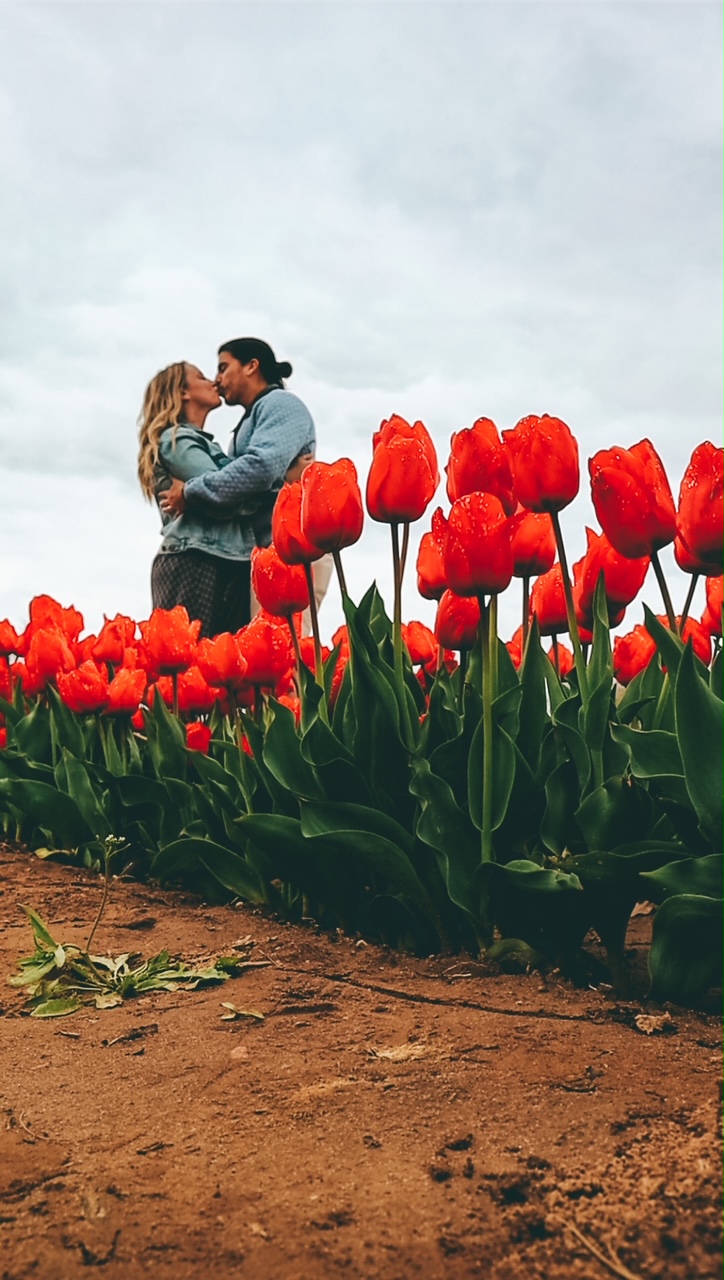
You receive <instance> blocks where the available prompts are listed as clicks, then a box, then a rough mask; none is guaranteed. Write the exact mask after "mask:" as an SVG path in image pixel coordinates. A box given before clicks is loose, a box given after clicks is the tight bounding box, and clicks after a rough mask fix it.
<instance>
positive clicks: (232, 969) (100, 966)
mask: <svg viewBox="0 0 724 1280" xmlns="http://www.w3.org/2000/svg"><path fill="white" fill-rule="evenodd" d="M22 910H23V911H24V912H25V914H26V916H27V917H28V919H29V921H30V924H31V926H32V930H33V937H34V939H35V951H34V952H33V953H32V955H29V956H24V957H23V958H22V959H21V960H20V961H19V963H18V970H19V972H18V973H17V974H16V975H14V976H13V977H11V978H9V979H8V981H9V983H10V985H11V986H14V987H22V988H23V990H24V991H25V994H26V995H27V997H28V1001H27V1003H28V1008H29V1010H30V1015H31V1017H33V1018H58V1017H63V1016H65V1015H66V1014H70V1013H75V1012H76V1011H77V1010H78V1009H80V1008H82V1007H83V1005H87V1004H92V1005H95V1007H96V1009H111V1008H113V1007H114V1006H116V1005H119V1004H122V1003H123V1001H124V1000H127V999H129V998H130V997H132V996H140V995H148V994H149V993H150V992H153V991H176V990H178V988H179V987H181V986H182V987H184V988H185V989H186V990H187V991H190V990H193V989H194V988H195V987H198V986H201V985H207V984H208V983H214V982H226V981H227V980H228V979H229V978H230V977H232V976H233V975H234V974H235V973H239V972H241V971H242V970H243V969H245V968H249V967H257V965H258V964H259V963H267V962H252V961H249V960H248V959H245V958H242V957H241V956H239V957H236V956H221V957H220V958H219V959H218V960H216V961H215V962H214V963H213V964H209V965H202V966H201V967H197V968H193V967H192V966H190V965H187V964H186V963H185V962H184V961H183V960H178V959H173V958H172V957H171V956H170V955H169V953H168V951H160V952H159V953H158V955H155V956H151V957H150V959H148V960H141V958H140V956H133V955H130V954H125V955H121V956H115V957H113V956H105V955H91V954H90V952H88V951H84V950H83V949H82V948H80V947H76V946H73V945H71V944H67V943H66V944H61V943H59V942H56V940H55V938H54V937H53V936H52V934H51V932H50V930H49V928H48V926H47V925H46V923H45V921H44V920H43V919H42V918H41V917H40V916H39V915H38V913H37V911H34V910H33V908H32V907H23V908H22ZM134 961H135V962H136V963H134Z"/></svg>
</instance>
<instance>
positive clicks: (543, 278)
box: [0, 0, 721, 632]
mask: <svg viewBox="0 0 724 1280" xmlns="http://www.w3.org/2000/svg"><path fill="white" fill-rule="evenodd" d="M0 26H2V28H3V29H4V43H5V47H6V50H7V52H6V60H5V66H4V77H3V85H2V86H0V143H1V144H2V154H3V161H2V163H3V172H4V179H5V181H4V183H3V188H4V193H5V194H6V199H5V200H4V203H3V208H2V211H0V282H2V287H3V291H4V296H5V297H6V299H7V304H6V307H5V309H4V315H3V319H2V321H0V324H1V326H2V345H3V352H4V355H3V358H2V360H1V361H0V438H1V440H2V457H3V462H4V473H5V476H6V489H7V490H8V492H7V493H6V494H5V495H4V501H3V503H2V505H1V506H0V538H2V543H3V548H4V556H3V562H4V563H3V568H2V570H1V571H0V574H1V575H2V576H0V615H3V614H5V613H8V614H13V615H14V616H16V617H18V616H20V615H21V614H22V613H23V612H24V610H25V609H26V606H27V600H28V599H29V595H30V594H32V593H34V592H36V591H40V590H47V591H50V592H51V593H55V594H58V595H61V596H62V595H65V598H66V602H67V603H69V602H70V600H71V599H72V598H74V597H75V596H78V599H80V598H81V597H80V595H79V593H82V596H83V599H85V600H86V601H87V603H86V605H85V608H86V609H88V610H89V611H90V613H91V614H95V615H96V617H99V616H100V614H101V613H102V612H103V611H106V612H109V611H110V612H115V611H116V609H117V608H121V607H124V608H127V609H128V611H129V612H134V611H135V612H137V613H140V612H143V610H144V608H146V605H145V604H144V603H143V602H144V601H145V600H147V590H148V588H147V582H148V568H149V565H150V560H151V558H152V555H153V553H154V550H155V546H156V539H157V526H156V521H155V518H154V517H153V516H152V515H151V513H150V512H148V510H147V509H146V508H145V507H144V504H143V502H142V499H141V495H140V492H139V490H138V488H137V485H136V480H135V453H136V427H135V422H136V417H137V413H138V409H139V405H140V401H141V397H142V394H143V389H144V387H145V385H146V383H147V381H148V379H149V378H150V377H151V376H152V375H153V374H154V373H155V372H156V370H157V369H159V368H160V367H162V366H163V365H165V364H168V363H170V362H172V361H175V360H178V359H183V358H188V359H191V360H194V361H195V362H197V363H198V364H200V365H201V367H202V368H205V369H210V368H211V367H212V364H213V361H214V358H215V352H216V347H217V345H218V343H219V341H221V340H224V339H226V338H229V337H230V336H232V335H234V334H239V333H258V334H260V335H261V336H264V337H266V338H267V339H268V340H269V341H270V342H271V343H272V345H273V346H274V347H275V349H276V350H277V352H278V354H279V355H280V356H281V357H284V358H288V359H290V360H291V361H292V363H293V365H294V369H295V372H294V377H293V380H292V382H291V383H290V387H291V389H293V390H295V391H297V393H298V394H300V395H301V396H302V398H303V399H305V400H306V401H307V403H308V404H309V405H310V407H311V409H312V411H313V413H314V416H315V419H316V421H317V425H318V433H319V453H320V456H322V457H333V456H338V455H339V454H341V453H346V454H349V456H351V457H353V458H354V460H355V462H356V463H357V465H358V468H359V469H360V471H361V472H362V473H364V471H366V467H367V465H368V461H369V456H370V437H371V433H372V431H373V430H375V429H376V427H377V426H378V424H379V421H380V419H381V418H382V417H387V416H389V414H390V413H392V412H399V413H402V414H403V415H405V416H407V417H412V418H414V417H421V418H422V419H423V420H424V421H425V422H426V423H427V424H428V426H429V427H430V430H431V431H432V433H433V435H434V438H435V440H436V443H437V445H438V448H439V450H440V454H441V459H442V460H444V455H445V452H446V447H447V442H448V440H449V436H450V433H451V432H452V431H453V430H457V429H459V428H460V427H462V426H465V425H469V424H470V423H471V422H472V421H473V420H474V418H475V417H477V416H479V415H480V414H486V415H488V416H491V417H493V418H494V419H495V420H496V421H497V422H498V424H499V425H500V426H501V427H504V426H510V425H512V424H513V423H514V422H515V421H516V420H517V419H518V418H519V417H520V416H522V415H523V414H524V413H528V412H550V413H555V414H558V415H559V416H561V417H563V418H564V419H565V420H566V421H568V422H569V424H570V426H571V427H572V429H573V430H574V432H575V433H576V435H577V436H578V438H579V440H580V444H581V453H582V457H583V458H584V460H585V457H586V456H588V455H590V454H591V453H593V452H594V451H595V450H596V449H598V448H601V447H604V446H607V445H610V444H613V443H621V444H630V443H632V442H633V441H635V440H638V439H640V438H641V437H642V436H644V435H648V436H650V437H651V438H652V439H653V440H654V442H655V443H656V445H657V447H658V448H659V449H660V451H661V453H662V455H663V457H664V459H665V461H666V463H667V466H668V468H669V471H670V474H671V478H672V485H673V487H674V488H675V489H677V488H678V483H679V479H680V476H681V474H682V472H683V469H684V466H685V465H686V461H687V459H688V456H689V454H690V452H691V449H692V448H693V446H694V445H695V444H696V443H697V442H698V441H699V440H701V439H703V438H706V437H709V438H712V439H715V440H716V439H718V438H719V420H720V404H721V283H720V282H721V234H720V228H721V197H720V190H721V107H720V102H721V92H720V87H721V56H720V48H721V40H720V29H721V14H720V12H719V9H718V7H716V6H714V5H713V4H709V3H702V4H696V5H694V4H680V5H650V4H645V3H642V4H633V3H632V4H627V5H621V4H606V3H598V2H594V3H589V4H586V5H581V4H578V3H568V4H555V5H553V4H538V3H515V4H512V3H510V4H506V5H502V4H501V5H494V4H479V3H473V4H465V3H457V2H456V0H448V2H446V3H440V2H438V3H435V4H425V3H416V4H402V3H398V4H394V5H391V4H368V3H358V2H356V0H351V2H350V3H339V2H337V3H313V2H311V0H310V2H307V0H297V2H296V3H274V4H268V3H266V4H262V3H253V2H251V3H244V4H233V5H232V4H225V3H218V4H215V3H206V4H204V5H201V4H200V3H198V4H197V3H184V4H165V3H144V4H134V5H131V4H125V3H124V4H122V3H115V2H114V0H108V2H107V3H103V4H75V3H60V4H55V5H48V4H36V3H33V2H32V0H31V2H26V3H25V4H23V5H22V6H20V5H6V6H4V7H3V8H2V11H1V12H0ZM233 421H234V415H233V414H232V413H231V412H230V411H227V410H222V411H219V413H218V414H217V415H215V417H214V419H213V427H214V430H215V432H216V434H217V436H218V437H219V438H220V439H221V440H222V441H223V442H225V438H226V429H227V427H230V426H231V425H232V424H233ZM584 488H585V482H584ZM21 495H22V496H21ZM41 496H42V507H41ZM71 516H72V518H71ZM591 519H592V512H591V509H590V503H589V502H588V500H587V498H586V497H585V495H582V496H581V498H580V499H579V500H578V503H577V504H576V506H575V507H574V508H572V509H571V511H570V512H569V513H567V515H566V523H567V527H569V528H570V538H571V541H572V544H575V545H572V554H573V555H577V554H580V552H581V550H582V547H583V532H582V529H583V523H584V522H585V521H591ZM49 530H52V534H51V536H48V531H49ZM387 541H388V535H387V531H386V530H384V529H378V528H376V527H374V528H369V529H368V530H367V531H366V533H365V538H364V542H363V543H362V544H361V545H360V546H359V547H358V548H356V549H355V550H353V551H350V553H349V556H348V559H349V561H350V573H349V576H350V581H351V582H352V583H353V584H354V585H353V594H356V595H360V594H361V593H362V591H363V590H364V589H365V588H366V586H367V585H368V582H369V581H370V579H371V577H372V576H375V575H376V576H378V577H379V579H380V584H381V586H382V587H383V592H384V594H385V595H386V597H387V599H388V603H389V604H390V607H391V594H390V587H389V582H390V571H389V551H388V545H387ZM9 547H12V551H11V552H10V553H8V548H9ZM413 576H414V575H413V574H412V572H411V571H410V577H409V581H410V583H411V584H412V581H413ZM31 583H32V584H33V585H32V587H31V585H30V584H31ZM74 586H75V590H74V589H73V588H74ZM126 600H127V601H128V602H129V603H128V604H127V605H124V604H123V601H126ZM131 602H135V603H134V604H133V607H132V604H131ZM79 607H81V606H80V605H79ZM336 607H337V606H336V605H335V608H336ZM405 607H406V610H407V611H408V613H410V614H413V613H417V614H418V616H423V617H426V620H429V617H430V607H429V606H428V605H426V604H424V603H423V602H418V601H417V599H416V596H415V593H414V590H413V589H412V586H410V589H409V590H408V594H407V596H406V601H405ZM331 608H332V604H331V596H330V601H329V603H328V604H325V611H328V610H330V609H331ZM508 610H509V612H510V615H511V616H510V619H509V621H508V629H509V630H512V629H513V625H512V623H513V615H515V619H516V621H517V605H516V606H515V608H513V606H512V605H511V606H510V607H509V606H508V605H507V604H506V605H505V606H504V609H503V616H504V617H505V618H507V616H508V615H507V612H506V611H508ZM328 625H329V628H330V632H331V630H333V629H334V625H336V622H335V623H334V625H333V622H332V620H330V622H329V624H328Z"/></svg>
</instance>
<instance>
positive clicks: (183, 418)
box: [138, 338, 321, 636]
mask: <svg viewBox="0 0 724 1280" xmlns="http://www.w3.org/2000/svg"><path fill="white" fill-rule="evenodd" d="M291 372H292V366H291V365H290V364H289V363H288V361H281V362H279V361H277V359H276V356H275V355H274V352H273V351H272V349H271V347H270V346H269V345H268V343H266V342H263V341H262V340H261V339H260V338H234V339H232V341H230V342H225V343H223V344H222V346H221V347H220V348H219V361H218V372H217V376H216V378H215V379H212V378H206V377H204V375H203V374H202V372H201V370H200V369H197V368H196V366H195V365H193V364H189V363H188V362H185V361H184V362H180V363H178V364H172V365H169V367H168V368H167V369H163V370H161V372H160V373H158V374H156V377H155V378H153V379H152V381H151V382H150V383H149V385H148V387H147V389H146V394H145V397H144V401H143V408H142V411H141V416H140V419H139V422H140V432H139V435H140V448H139V456H138V477H139V480H140V483H141V488H142V489H143V492H144V494H145V495H146V497H147V498H148V499H149V501H152V500H153V499H155V500H156V502H157V503H158V506H159V510H160V512H161V518H162V521H163V528H162V537H163V540H162V542H161V547H160V549H159V552H158V554H157V555H156V557H155V559H154V562H153V566H152V570H151V596H152V602H153V607H154V608H161V609H171V608H173V607H174V605H177V604H183V605H184V606H185V607H186V609H187V611H188V614H189V616H190V617H191V618H199V619H200V620H201V624H202V625H201V635H205V636H212V635H217V634H219V632H222V631H232V632H234V631H238V630H239V628H240V627H242V626H245V625H246V623H248V622H249V621H250V618H251V613H252V598H251V568H250V561H251V553H252V551H253V549H254V547H256V546H260V547H265V546H268V545H269V543H270V542H271V517H272V509H273V507H274V503H275V501H276V497H277V493H278V492H279V489H280V488H281V486H282V484H283V483H284V482H285V480H286V481H293V480H297V479H299V477H300V476H301V474H302V471H303V470H304V467H305V466H306V464H307V463H308V462H310V461H311V460H312V457H313V455H314V451H315V446H316V436H315V429H314V422H313V420H312V415H311V414H310V412H309V410H308V409H307V407H306V405H305V404H303V402H302V401H301V400H300V399H299V397H298V396H295V395H293V394H292V393H291V392H290V391H287V390H286V388H285V386H284V380H285V378H288V377H289V376H290V374H291ZM222 398H223V400H224V401H225V403H226V404H228V405H240V406H241V407H242V408H243V410H244V413H243V416H242V418H241V420H240V422H239V423H238V425H237V427H236V428H235V430H234V433H233V436H232V442H231V446H230V449H229V453H228V454H225V453H224V451H223V449H222V448H221V446H220V445H219V444H217V443H216V441H215V440H214V438H213V436H212V435H210V434H209V432H207V431H205V430H204V427H205V423H206V419H207V417H208V415H209V413H210V412H211V411H212V410H213V409H216V408H218V407H219V405H220V404H221V400H222ZM320 585H321V584H320Z"/></svg>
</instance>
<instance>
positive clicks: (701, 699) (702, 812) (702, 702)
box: [675, 644, 724, 850]
mask: <svg viewBox="0 0 724 1280" xmlns="http://www.w3.org/2000/svg"><path fill="white" fill-rule="evenodd" d="M675 710H676V731H677V734H678V738H679V747H680V749H681V758H682V760H683V764H684V777H685V779H686V786H687V789H688V792H689V795H690V796H691V800H692V803H693V805H694V808H695V810H696V813H697V816H698V819H699V827H700V829H701V831H702V833H703V834H704V835H705V836H706V837H707V839H709V840H711V843H712V845H713V847H714V849H715V850H716V849H721V848H722V843H723V841H724V803H723V797H722V773H723V772H724V704H723V703H722V702H721V701H720V700H719V698H717V696H716V694H714V693H712V691H711V689H710V688H709V686H708V683H707V681H706V680H705V679H702V677H701V676H700V675H699V673H698V671H697V670H696V667H695V664H694V653H693V650H692V648H691V645H690V644H689V645H687V648H686V650H685V652H684V656H683V658H682V660H681V666H680V669H679V675H678V679H677V681H676V695H675Z"/></svg>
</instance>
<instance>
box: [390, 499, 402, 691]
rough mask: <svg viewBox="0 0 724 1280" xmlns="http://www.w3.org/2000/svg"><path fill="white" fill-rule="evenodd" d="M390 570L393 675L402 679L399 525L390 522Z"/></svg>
mask: <svg viewBox="0 0 724 1280" xmlns="http://www.w3.org/2000/svg"><path fill="white" fill-rule="evenodd" d="M390 530H391V532H392V571H393V574H394V579H395V599H394V608H393V613H392V645H393V648H394V653H395V675H396V676H397V678H398V680H400V681H402V561H401V558H400V542H399V526H398V525H397V524H391V525H390Z"/></svg>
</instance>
